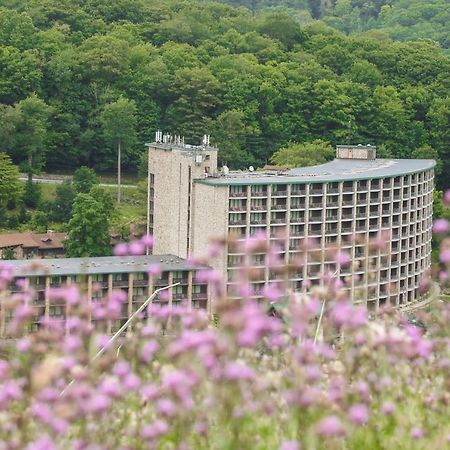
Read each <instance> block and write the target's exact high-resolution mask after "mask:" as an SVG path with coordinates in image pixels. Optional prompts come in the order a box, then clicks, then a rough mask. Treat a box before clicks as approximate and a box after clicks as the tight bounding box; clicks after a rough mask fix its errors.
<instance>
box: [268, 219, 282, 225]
mask: <svg viewBox="0 0 450 450" xmlns="http://www.w3.org/2000/svg"><path fill="white" fill-rule="evenodd" d="M270 222H271V223H272V224H278V225H279V224H286V219H285V218H282V219H272V220H271V221H270Z"/></svg>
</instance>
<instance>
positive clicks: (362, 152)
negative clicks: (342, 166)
mask: <svg viewBox="0 0 450 450" xmlns="http://www.w3.org/2000/svg"><path fill="white" fill-rule="evenodd" d="M376 157H377V148H376V147H374V146H373V145H370V144H366V145H361V144H358V145H337V146H336V158H338V159H368V160H373V159H375V158H376Z"/></svg>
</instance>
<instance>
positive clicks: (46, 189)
mask: <svg viewBox="0 0 450 450" xmlns="http://www.w3.org/2000/svg"><path fill="white" fill-rule="evenodd" d="M39 186H40V188H41V193H42V200H44V201H53V200H54V199H55V193H56V188H57V187H58V185H57V184H52V183H39Z"/></svg>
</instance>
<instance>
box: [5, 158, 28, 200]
mask: <svg viewBox="0 0 450 450" xmlns="http://www.w3.org/2000/svg"><path fill="white" fill-rule="evenodd" d="M22 191H23V184H22V183H21V182H20V180H19V168H18V167H17V166H15V165H14V164H13V163H12V162H11V158H10V157H9V156H8V155H6V154H5V153H3V152H0V208H1V207H3V206H5V205H6V203H7V202H8V201H9V200H14V199H17V198H20V196H21V195H22Z"/></svg>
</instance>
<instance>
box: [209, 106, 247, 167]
mask: <svg viewBox="0 0 450 450" xmlns="http://www.w3.org/2000/svg"><path fill="white" fill-rule="evenodd" d="M244 119H245V115H244V113H243V112H242V111H239V110H229V111H225V112H223V113H222V114H220V115H219V117H217V119H216V120H215V121H214V122H213V123H212V125H211V135H212V137H213V141H214V142H213V143H214V145H217V147H218V148H219V154H218V156H219V159H220V162H221V163H224V164H227V165H228V166H229V167H230V168H232V169H242V168H243V167H245V166H248V165H249V164H250V161H251V156H250V154H249V153H248V152H247V150H245V148H244V146H245V138H246V134H247V131H248V127H246V125H245V122H244Z"/></svg>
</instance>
